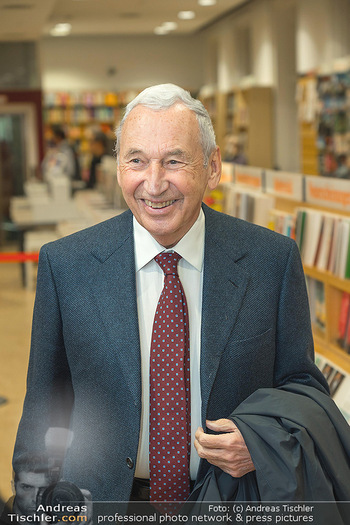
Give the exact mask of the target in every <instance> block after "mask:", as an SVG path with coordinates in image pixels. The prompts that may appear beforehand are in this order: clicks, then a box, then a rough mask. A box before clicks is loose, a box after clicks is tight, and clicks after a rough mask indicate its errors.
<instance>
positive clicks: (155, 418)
mask: <svg viewBox="0 0 350 525" xmlns="http://www.w3.org/2000/svg"><path fill="white" fill-rule="evenodd" d="M180 259H181V256H180V255H179V254H177V253H175V252H173V253H170V252H166V253H161V254H159V255H157V257H155V261H156V262H157V263H158V264H159V266H160V267H161V268H162V270H163V272H164V287H163V290H162V293H161V296H160V298H159V301H158V305H157V310H156V313H155V317H154V324H153V333H152V342H151V356H150V448H149V452H150V486H151V501H185V500H186V499H187V497H188V495H189V493H190V469H189V466H190V450H191V428H190V424H191V423H190V415H191V397H190V353H189V318H188V311H187V304H186V297H185V293H184V290H183V288H182V284H181V281H180V279H179V275H178V273H177V264H178V262H179V260H180Z"/></svg>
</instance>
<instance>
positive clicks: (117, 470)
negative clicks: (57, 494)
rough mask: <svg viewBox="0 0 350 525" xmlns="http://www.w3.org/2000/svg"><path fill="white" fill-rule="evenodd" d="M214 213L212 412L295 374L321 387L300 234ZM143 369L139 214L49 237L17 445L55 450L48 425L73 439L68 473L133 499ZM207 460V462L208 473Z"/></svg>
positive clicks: (205, 374)
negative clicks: (48, 441)
mask: <svg viewBox="0 0 350 525" xmlns="http://www.w3.org/2000/svg"><path fill="white" fill-rule="evenodd" d="M203 208H204V212H205V219H206V230H205V256H204V284H203V307H202V332H201V378H200V380H201V392H202V417H203V426H205V419H206V418H208V419H218V418H226V417H228V416H230V414H231V413H232V412H233V410H234V409H235V408H236V407H237V406H238V405H239V404H240V403H241V402H242V401H243V400H244V399H246V398H247V397H248V396H249V395H250V394H251V393H253V392H254V391H256V390H257V389H258V388H262V387H265V388H267V387H276V386H280V385H283V384H285V383H290V382H298V383H302V384H306V385H312V386H315V387H316V388H319V389H322V386H321V385H325V382H324V379H323V376H322V374H321V373H320V372H319V371H318V369H317V368H316V367H315V365H314V364H313V342H312V336H311V328H310V316H309V309H308V304H307V295H306V288H305V279H304V275H303V270H302V266H301V262H300V257H299V252H298V249H297V246H296V244H295V243H294V241H292V240H290V239H288V238H286V237H284V236H282V235H278V234H275V233H273V232H271V231H269V230H267V229H264V228H261V227H258V226H255V225H252V224H250V223H247V222H244V221H241V220H239V219H236V218H233V217H229V216H227V215H224V214H221V213H217V212H214V211H213V210H211V209H209V208H207V207H206V206H203ZM140 413H141V372H140V344H139V332H138V319H137V302H136V285H135V262H134V247H133V228H132V214H131V212H130V211H127V212H125V213H123V214H122V215H120V216H117V217H115V218H113V219H111V220H109V221H106V222H104V223H102V224H98V225H96V226H94V227H92V228H89V229H87V230H84V231H81V232H78V233H76V234H74V235H72V236H69V237H66V238H63V239H60V240H58V241H56V242H54V243H50V244H48V245H46V246H44V247H43V249H42V251H41V254H40V261H39V271H38V282H37V295H36V301H35V308H34V320H33V332H32V347H31V356H30V364H29V372H28V390H27V395H26V399H25V404H24V411H23V416H22V419H21V422H20V426H19V430H18V436H17V442H16V447H15V456H14V458H15V460H16V458H17V457H18V456H19V455H20V454H21V453H22V452H24V451H28V450H31V451H40V450H43V449H44V446H45V445H44V436H45V433H46V430H47V428H48V427H60V426H65V425H69V426H70V428H71V429H72V431H73V433H74V439H73V443H72V445H71V447H70V448H69V450H68V452H67V454H66V457H65V461H64V467H63V475H64V477H65V479H67V480H70V481H72V482H74V483H76V484H77V485H78V486H79V487H81V488H86V489H88V490H90V491H91V493H92V496H93V499H94V500H127V499H128V498H129V495H130V491H131V486H132V481H133V475H134V469H135V463H136V457H137V450H138V440H139V429H140ZM207 468H208V463H207V462H205V461H202V462H201V466H200V469H199V474H198V477H199V478H200V477H201V476H203V475H204V474H205V472H206V470H207Z"/></svg>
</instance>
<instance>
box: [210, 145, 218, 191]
mask: <svg viewBox="0 0 350 525" xmlns="http://www.w3.org/2000/svg"><path fill="white" fill-rule="evenodd" d="M208 169H209V170H210V172H209V178H208V188H209V189H210V190H215V188H216V186H217V185H218V184H219V182H220V177H221V152H220V148H219V146H216V148H215V150H214V151H213V153H212V154H211V155H210V158H209V166H208Z"/></svg>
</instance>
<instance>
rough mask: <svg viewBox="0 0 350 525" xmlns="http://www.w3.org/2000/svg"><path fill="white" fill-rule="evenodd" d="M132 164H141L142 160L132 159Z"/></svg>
mask: <svg viewBox="0 0 350 525" xmlns="http://www.w3.org/2000/svg"><path fill="white" fill-rule="evenodd" d="M130 162H131V164H140V162H141V160H140V159H131V160H130Z"/></svg>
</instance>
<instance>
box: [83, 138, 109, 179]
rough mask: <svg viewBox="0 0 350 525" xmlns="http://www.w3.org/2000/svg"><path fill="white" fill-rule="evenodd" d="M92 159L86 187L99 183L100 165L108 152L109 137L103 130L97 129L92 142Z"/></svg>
mask: <svg viewBox="0 0 350 525" xmlns="http://www.w3.org/2000/svg"><path fill="white" fill-rule="evenodd" d="M90 149H91V153H92V159H91V163H90V170H89V179H88V181H87V184H86V187H87V188H88V189H93V188H95V186H96V183H97V173H98V167H99V165H100V164H101V161H102V158H103V156H104V155H107V154H108V138H107V136H106V135H105V134H104V133H103V132H102V131H95V132H94V134H93V136H92V139H91V144H90Z"/></svg>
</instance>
